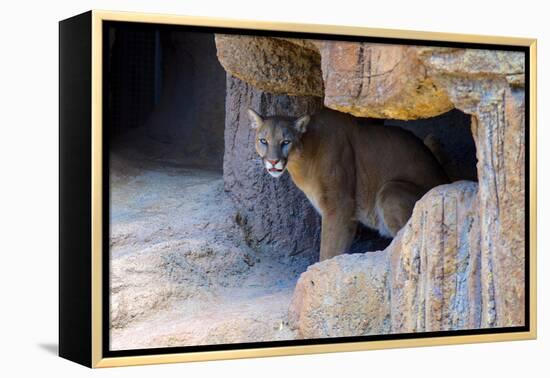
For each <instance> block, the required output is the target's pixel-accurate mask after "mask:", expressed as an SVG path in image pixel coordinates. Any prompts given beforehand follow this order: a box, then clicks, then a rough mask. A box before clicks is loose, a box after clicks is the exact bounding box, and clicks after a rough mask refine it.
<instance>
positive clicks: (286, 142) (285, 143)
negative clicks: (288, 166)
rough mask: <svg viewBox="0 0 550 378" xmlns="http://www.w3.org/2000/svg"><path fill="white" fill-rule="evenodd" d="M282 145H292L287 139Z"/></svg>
mask: <svg viewBox="0 0 550 378" xmlns="http://www.w3.org/2000/svg"><path fill="white" fill-rule="evenodd" d="M281 144H282V145H283V146H286V145H287V144H290V141H289V140H286V139H285V140H283V141H282V142H281Z"/></svg>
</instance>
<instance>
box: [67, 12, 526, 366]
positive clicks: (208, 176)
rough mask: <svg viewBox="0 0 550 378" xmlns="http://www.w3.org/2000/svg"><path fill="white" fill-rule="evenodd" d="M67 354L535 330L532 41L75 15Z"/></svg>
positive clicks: (160, 355)
mask: <svg viewBox="0 0 550 378" xmlns="http://www.w3.org/2000/svg"><path fill="white" fill-rule="evenodd" d="M59 30H60V33H59V37H60V40H59V41H60V42H59V43H60V55H59V62H60V63H59V64H60V66H59V70H60V72H59V73H60V83H59V86H60V88H59V89H60V98H59V116H60V121H59V122H60V251H59V253H60V256H59V261H60V270H59V275H60V276H59V303H60V306H59V354H60V356H62V357H64V358H67V359H69V360H72V361H75V362H77V363H80V364H83V365H86V366H89V367H108V366H121V365H138V364H151V363H167V362H183V361H201V360H211V359H229V358H243V357H256V356H278V355H288V354H306V353H324V352H335V351H352V350H367V349H380V348H394V347H407V346H429V345H442V344H458V343H474V342H488V341H504V340H523V339H533V338H535V337H536V245H535V241H536V237H535V236H536V218H535V215H536V133H535V126H536V41H535V40H534V39H522V38H510V37H489V36H474V35H458V34H441V33H432V32H416V31H400V30H382V29H371V28H367V27H365V28H363V27H349V26H332V25H311V24H286V23H270V22H256V21H236V20H228V19H212V18H199V17H185V16H171V15H154V14H137V13H122V12H120V13H117V12H106V11H90V12H87V13H84V14H81V15H79V16H75V17H73V18H70V19H67V20H64V21H61V22H60V29H59Z"/></svg>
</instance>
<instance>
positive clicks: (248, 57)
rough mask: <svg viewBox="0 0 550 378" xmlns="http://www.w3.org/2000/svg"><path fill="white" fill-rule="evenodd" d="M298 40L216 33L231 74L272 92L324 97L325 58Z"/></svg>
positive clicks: (223, 61)
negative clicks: (322, 66) (322, 60)
mask: <svg viewBox="0 0 550 378" xmlns="http://www.w3.org/2000/svg"><path fill="white" fill-rule="evenodd" d="M298 41H299V40H291V41H289V40H285V39H280V38H269V37H253V36H239V35H224V34H217V35H216V47H217V50H218V59H219V60H220V62H221V64H222V65H223V67H224V68H225V70H226V71H227V72H229V73H230V74H231V75H233V76H235V77H238V78H240V79H241V80H244V81H246V82H248V83H250V84H252V85H254V86H255V87H256V88H258V89H261V90H263V91H266V92H270V93H279V94H288V95H300V96H318V97H322V96H323V81H322V79H321V57H320V56H319V53H318V52H317V51H316V50H315V49H314V48H313V46H314V45H313V44H311V43H306V42H303V43H300V42H298Z"/></svg>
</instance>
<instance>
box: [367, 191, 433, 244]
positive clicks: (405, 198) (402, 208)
mask: <svg viewBox="0 0 550 378" xmlns="http://www.w3.org/2000/svg"><path fill="white" fill-rule="evenodd" d="M423 192H424V191H423V190H422V189H421V188H420V187H418V186H417V185H415V184H412V183H409V182H406V181H388V182H386V183H385V184H384V185H383V186H382V188H380V190H379V191H378V194H377V195H376V214H377V215H378V232H380V234H381V235H382V236H389V237H394V236H395V234H397V232H399V230H401V228H403V226H404V225H405V224H406V223H407V221H408V220H409V218H410V217H411V215H412V211H413V208H414V205H415V204H416V201H418V200H419V199H420V197H422V194H423Z"/></svg>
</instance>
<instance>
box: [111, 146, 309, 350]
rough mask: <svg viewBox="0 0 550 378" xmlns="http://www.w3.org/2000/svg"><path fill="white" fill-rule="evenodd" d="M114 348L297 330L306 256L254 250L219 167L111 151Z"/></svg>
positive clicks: (278, 335) (268, 336)
mask: <svg viewBox="0 0 550 378" xmlns="http://www.w3.org/2000/svg"><path fill="white" fill-rule="evenodd" d="M110 184H111V214H110V215H111V225H110V232H111V243H110V245H111V274H110V277H111V279H110V285H111V304H110V306H111V349H113V350H121V349H133V348H155V347H169V346H186V345H200V344H216V343H241V342H258V341H269V340H284V339H292V338H294V334H293V332H292V331H291V330H290V329H289V328H288V326H287V323H286V316H287V310H288V305H289V303H290V300H291V296H292V291H293V289H294V286H295V283H296V281H297V279H298V277H299V274H300V273H301V272H302V271H304V270H305V268H306V267H307V264H308V262H306V261H300V260H299V257H298V258H297V260H296V261H292V260H288V258H286V259H281V258H278V257H277V256H271V255H268V254H263V253H262V252H261V251H260V252H258V251H253V250H251V249H250V248H249V247H248V246H247V245H246V244H245V243H244V242H243V240H245V238H244V236H243V234H242V230H241V229H240V228H239V226H238V225H237V223H236V222H235V218H236V216H237V212H236V210H235V209H234V208H233V206H232V204H231V202H230V200H229V199H228V198H227V197H226V195H225V193H224V192H223V181H222V176H221V172H216V171H206V170H199V169H189V168H184V167H181V166H178V165H169V164H166V163H165V162H164V163H162V164H160V163H154V162H151V161H136V160H125V159H124V158H122V157H120V156H117V155H116V154H115V155H114V156H113V158H112V160H111V183H110Z"/></svg>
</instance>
